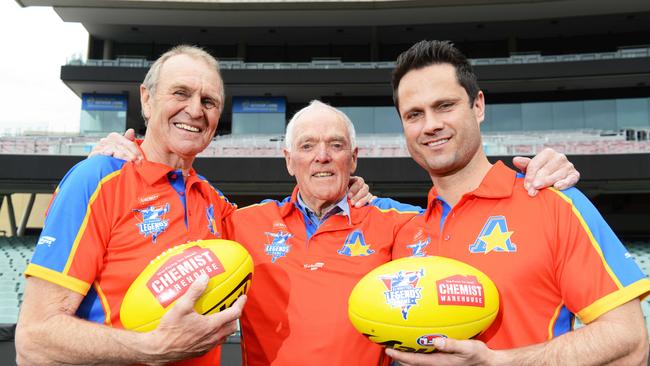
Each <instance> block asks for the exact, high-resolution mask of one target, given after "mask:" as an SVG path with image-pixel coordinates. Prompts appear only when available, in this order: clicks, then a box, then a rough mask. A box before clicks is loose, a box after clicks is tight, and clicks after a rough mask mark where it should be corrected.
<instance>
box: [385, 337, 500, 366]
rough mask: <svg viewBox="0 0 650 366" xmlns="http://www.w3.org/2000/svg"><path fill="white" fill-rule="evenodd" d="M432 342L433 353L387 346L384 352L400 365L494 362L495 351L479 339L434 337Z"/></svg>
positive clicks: (445, 365)
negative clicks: (401, 350) (415, 351)
mask: <svg viewBox="0 0 650 366" xmlns="http://www.w3.org/2000/svg"><path fill="white" fill-rule="evenodd" d="M433 342H434V346H435V347H436V349H437V352H435V353H429V354H421V353H410V352H400V351H397V350H394V349H390V348H387V349H386V354H387V355H388V356H390V357H392V358H393V360H395V361H397V362H398V363H399V364H400V365H402V366H428V365H435V366H457V365H458V366H461V365H463V366H465V365H469V366H472V365H494V364H496V358H497V354H496V352H494V351H492V350H491V349H489V348H488V347H487V346H486V345H485V343H483V342H481V341H475V340H464V341H460V340H456V339H445V338H436V339H434V341H433Z"/></svg>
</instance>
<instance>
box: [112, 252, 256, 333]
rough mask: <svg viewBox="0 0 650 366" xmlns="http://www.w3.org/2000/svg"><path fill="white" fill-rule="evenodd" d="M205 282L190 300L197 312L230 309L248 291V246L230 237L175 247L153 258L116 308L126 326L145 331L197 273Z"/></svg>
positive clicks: (196, 276)
mask: <svg viewBox="0 0 650 366" xmlns="http://www.w3.org/2000/svg"><path fill="white" fill-rule="evenodd" d="M203 273H205V274H207V275H208V277H209V281H208V285H207V288H206V289H205V291H204V292H203V294H202V295H201V297H200V298H199V299H198V300H197V301H196V303H195V304H194V309H195V310H196V312H197V313H199V314H212V313H216V312H219V311H221V310H224V309H226V308H228V307H230V306H231V305H232V304H233V303H234V302H235V300H237V298H238V297H239V296H241V295H242V294H245V293H246V292H248V289H249V288H250V284H251V279H252V275H253V260H252V258H251V256H250V254H249V253H248V251H247V250H246V249H244V247H243V246H241V245H240V244H239V243H236V242H234V241H230V240H219V239H213V240H199V241H195V242H191V243H187V244H182V245H178V246H175V247H173V248H170V249H168V250H167V251H165V252H163V253H162V254H161V255H159V256H158V257H156V258H155V259H154V260H152V261H151V262H150V263H149V265H147V267H145V269H144V270H143V271H142V272H141V273H140V275H138V277H137V278H136V279H135V281H133V283H132V284H131V286H130V287H129V289H128V291H127V292H126V295H125V296H124V299H123V301H122V305H121V307H120V321H121V322H122V326H124V328H126V329H130V330H135V331H139V332H146V331H150V330H153V329H155V328H156V327H157V326H158V323H159V322H160V318H162V316H163V315H164V314H165V313H166V312H167V310H169V309H170V308H171V306H172V305H173V304H174V302H175V301H176V300H177V299H178V298H179V297H181V296H182V295H183V294H184V293H185V292H187V289H188V288H189V287H190V285H191V284H192V282H194V280H195V279H196V278H198V277H199V276H200V275H201V274H203Z"/></svg>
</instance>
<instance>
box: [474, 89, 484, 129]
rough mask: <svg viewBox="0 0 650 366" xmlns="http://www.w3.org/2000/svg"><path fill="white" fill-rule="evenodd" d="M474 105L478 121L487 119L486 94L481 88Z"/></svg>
mask: <svg viewBox="0 0 650 366" xmlns="http://www.w3.org/2000/svg"><path fill="white" fill-rule="evenodd" d="M472 107H473V108H472V109H473V110H474V116H475V117H476V121H477V122H478V123H479V124H481V123H482V122H483V120H484V119H485V95H483V92H482V91H481V90H479V91H478V94H476V98H475V99H474V105H473V106H472Z"/></svg>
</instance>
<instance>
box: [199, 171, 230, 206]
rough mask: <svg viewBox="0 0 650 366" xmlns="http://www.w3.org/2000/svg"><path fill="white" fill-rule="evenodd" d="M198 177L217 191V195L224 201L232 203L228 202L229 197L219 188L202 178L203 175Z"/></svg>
mask: <svg viewBox="0 0 650 366" xmlns="http://www.w3.org/2000/svg"><path fill="white" fill-rule="evenodd" d="M196 176H197V177H199V178H201V179H202V180H204V181H206V182H207V183H208V184H209V185H210V186H211V187H212V188H214V190H215V191H217V193H218V194H219V196H220V197H222V198H223V199H224V200H226V202H228V203H230V201H229V200H228V197H226V195H224V194H223V192H221V190H220V189H219V188H217V187H215V185H214V184H212V183H211V182H210V181H209V180H207V179H206V178H205V177H204V176H202V175H201V174H197V175H196Z"/></svg>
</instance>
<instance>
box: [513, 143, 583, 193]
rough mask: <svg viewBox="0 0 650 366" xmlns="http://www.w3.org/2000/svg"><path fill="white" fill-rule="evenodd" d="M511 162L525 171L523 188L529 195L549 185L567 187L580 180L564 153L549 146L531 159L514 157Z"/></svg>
mask: <svg viewBox="0 0 650 366" xmlns="http://www.w3.org/2000/svg"><path fill="white" fill-rule="evenodd" d="M512 163H513V165H514V166H515V167H516V168H517V169H519V170H520V171H521V172H522V173H526V177H525V178H524V188H525V189H526V190H527V191H528V195H529V196H531V197H535V196H536V195H537V192H538V191H539V190H540V189H543V188H547V187H551V186H553V187H555V188H557V189H567V188H571V187H573V186H574V185H576V183H578V180H580V172H578V170H576V168H575V167H574V166H573V163H571V162H570V161H569V159H568V158H567V157H566V155H564V154H562V153H560V152H557V151H555V150H553V149H550V148H546V149H544V150H542V151H541V152H540V153H539V154H537V155H535V156H534V157H533V158H532V159H530V158H525V157H521V156H517V157H514V158H513V159H512Z"/></svg>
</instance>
